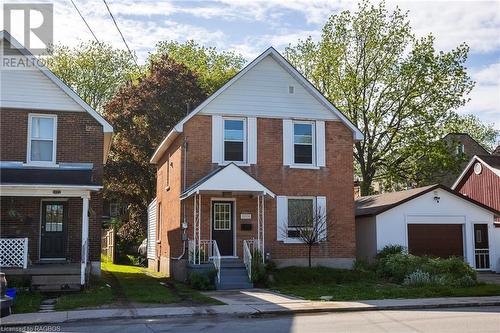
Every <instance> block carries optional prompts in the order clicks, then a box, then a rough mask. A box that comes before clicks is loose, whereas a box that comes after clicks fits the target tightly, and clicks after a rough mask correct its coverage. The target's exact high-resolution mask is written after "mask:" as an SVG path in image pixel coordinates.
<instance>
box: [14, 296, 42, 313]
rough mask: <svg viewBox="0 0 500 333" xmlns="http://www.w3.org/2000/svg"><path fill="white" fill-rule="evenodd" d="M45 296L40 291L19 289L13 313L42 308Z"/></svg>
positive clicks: (34, 310)
mask: <svg viewBox="0 0 500 333" xmlns="http://www.w3.org/2000/svg"><path fill="white" fill-rule="evenodd" d="M42 300H43V296H42V294H40V293H33V292H30V291H19V290H18V292H17V295H16V304H15V305H14V307H13V308H12V312H13V313H27V312H36V311H38V309H39V308H40V303H41V302H42Z"/></svg>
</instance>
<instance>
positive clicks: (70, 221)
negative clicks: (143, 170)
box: [0, 183, 98, 290]
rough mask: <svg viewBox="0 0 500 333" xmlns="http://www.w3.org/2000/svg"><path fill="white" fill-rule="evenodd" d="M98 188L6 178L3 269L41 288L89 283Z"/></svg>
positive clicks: (0, 244)
mask: <svg viewBox="0 0 500 333" xmlns="http://www.w3.org/2000/svg"><path fill="white" fill-rule="evenodd" d="M94 187H95V186H94ZM94 187H88V186H84V187H83V186H60V185H59V186H58V185H38V186H36V185H27V184H5V183H2V184H1V186H0V189H1V201H2V211H1V219H0V228H1V229H0V232H1V234H0V268H1V271H2V272H4V273H6V275H7V276H8V277H9V276H21V277H26V278H29V279H31V285H32V286H33V287H35V288H37V289H45V290H64V289H70V288H71V289H74V288H78V289H79V288H80V287H81V286H83V285H85V284H86V280H87V277H88V273H89V271H90V270H89V266H90V265H89V263H90V260H89V200H90V191H92V190H97V189H98V188H94Z"/></svg>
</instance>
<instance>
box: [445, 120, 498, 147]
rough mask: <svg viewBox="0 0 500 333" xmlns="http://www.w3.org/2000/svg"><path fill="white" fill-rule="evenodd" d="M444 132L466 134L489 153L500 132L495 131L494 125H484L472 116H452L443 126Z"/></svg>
mask: <svg viewBox="0 0 500 333" xmlns="http://www.w3.org/2000/svg"><path fill="white" fill-rule="evenodd" d="M445 131H447V132H448V133H467V134H469V135H470V136H471V137H472V138H474V140H476V141H477V142H478V143H480V144H481V145H482V146H483V147H484V148H485V149H486V150H488V151H490V152H492V151H493V149H495V145H496V139H497V137H498V136H500V131H498V130H495V127H494V124H485V123H483V122H481V120H479V118H478V117H477V116H475V115H473V114H467V115H464V116H460V115H458V114H452V116H451V117H450V119H449V120H448V122H447V123H446V124H445Z"/></svg>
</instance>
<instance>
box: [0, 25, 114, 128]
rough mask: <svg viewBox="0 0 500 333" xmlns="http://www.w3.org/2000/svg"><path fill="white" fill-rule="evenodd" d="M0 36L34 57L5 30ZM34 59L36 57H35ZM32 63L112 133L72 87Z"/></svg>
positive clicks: (31, 56) (40, 66)
mask: <svg viewBox="0 0 500 333" xmlns="http://www.w3.org/2000/svg"><path fill="white" fill-rule="evenodd" d="M0 38H2V39H5V40H7V41H8V42H9V43H10V44H11V45H13V46H14V47H15V48H16V49H17V50H18V51H19V52H21V54H23V55H24V56H26V57H28V58H35V56H34V55H33V54H32V53H31V52H29V51H28V50H27V49H26V48H25V47H23V46H22V45H21V44H20V43H19V42H18V41H17V40H16V39H15V38H14V37H12V36H11V35H10V34H9V33H8V32H7V31H5V30H2V31H0ZM35 59H36V58H35ZM33 64H34V65H35V66H36V67H37V68H38V69H39V70H40V71H41V72H42V73H43V74H45V76H47V77H48V78H49V79H50V80H51V81H52V82H53V83H54V84H55V85H57V86H58V87H59V88H60V89H61V90H62V91H64V92H65V93H66V94H67V95H68V96H69V97H70V98H72V99H73V100H74V101H75V102H76V103H77V104H79V105H80V106H81V107H82V108H83V109H84V110H85V111H87V112H88V113H89V114H90V115H91V116H92V117H94V119H95V120H97V122H98V123H99V124H101V125H102V128H103V131H104V132H105V133H113V126H111V124H110V123H108V122H107V121H106V120H105V119H104V118H103V117H102V116H101V115H100V114H99V113H98V112H97V111H95V110H94V109H93V108H91V107H90V105H88V104H87V103H86V102H85V101H84V100H83V99H81V98H80V96H78V94H76V93H75V92H74V91H73V89H71V88H70V87H68V86H67V85H66V84H65V83H64V82H63V81H61V79H59V78H58V77H57V76H56V75H55V74H54V73H52V71H51V70H49V69H48V68H47V67H46V66H45V65H43V64H42V63H41V62H40V61H33Z"/></svg>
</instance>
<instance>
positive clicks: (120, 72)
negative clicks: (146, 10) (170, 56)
mask: <svg viewBox="0 0 500 333" xmlns="http://www.w3.org/2000/svg"><path fill="white" fill-rule="evenodd" d="M46 61H47V66H48V67H49V69H50V70H51V71H52V72H54V74H55V75H57V76H58V77H59V78H60V79H61V80H62V81H64V82H65V83H66V84H67V85H68V86H70V87H71V88H72V89H73V90H74V91H75V92H76V93H77V94H78V95H79V96H80V97H81V98H82V99H83V100H84V101H85V102H87V103H88V104H89V105H90V106H91V107H92V108H94V109H95V110H98V111H102V108H103V107H104V105H105V104H106V103H107V102H108V101H109V100H110V99H111V97H112V96H113V95H114V94H115V93H116V92H117V91H118V89H119V88H120V86H122V85H123V84H125V83H126V82H129V81H131V80H135V79H136V78H138V77H139V76H141V75H142V74H141V72H142V71H143V70H142V69H139V68H138V67H137V66H136V65H135V63H134V59H133V58H132V57H131V55H130V54H129V53H128V52H127V51H124V50H120V49H114V48H112V47H111V46H110V45H108V44H106V43H98V42H95V41H89V42H85V43H81V44H79V45H78V46H76V47H74V48H70V47H68V46H63V45H59V46H55V47H54V50H53V53H52V54H51V55H50V56H49V57H48V58H47V59H46Z"/></svg>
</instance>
